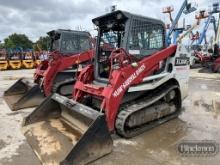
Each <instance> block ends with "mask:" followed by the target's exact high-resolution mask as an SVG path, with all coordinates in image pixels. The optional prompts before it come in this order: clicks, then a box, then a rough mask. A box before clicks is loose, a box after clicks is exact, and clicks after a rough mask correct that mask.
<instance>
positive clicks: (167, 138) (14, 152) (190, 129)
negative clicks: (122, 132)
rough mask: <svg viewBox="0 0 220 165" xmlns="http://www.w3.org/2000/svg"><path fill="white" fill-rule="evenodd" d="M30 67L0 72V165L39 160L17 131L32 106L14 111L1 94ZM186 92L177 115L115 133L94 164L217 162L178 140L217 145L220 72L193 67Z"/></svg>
mask: <svg viewBox="0 0 220 165" xmlns="http://www.w3.org/2000/svg"><path fill="white" fill-rule="evenodd" d="M32 74H33V70H18V71H0V164H1V165H23V164H25V165H40V162H39V160H38V158H37V157H36V156H35V154H34V152H33V151H32V150H31V148H30V147H29V145H28V144H27V142H26V140H25V138H24V136H23V135H22V133H21V131H20V125H21V122H22V119H23V117H24V116H26V115H28V114H29V113H30V112H31V111H32V110H33V108H29V109H25V110H21V111H19V112H12V111H10V109H9V108H8V106H7V105H6V104H5V102H4V100H3V98H2V95H3V91H5V90H6V89H7V88H8V87H9V86H10V85H12V84H13V83H14V82H15V81H16V80H17V79H19V78H20V77H30V78H31V77H32ZM189 86H190V88H189V95H188V97H187V98H186V99H185V100H184V102H183V113H182V114H181V115H180V116H179V118H177V119H175V120H172V121H169V122H167V123H165V124H163V125H161V126H158V127H156V128H154V129H151V130H150V131H147V132H145V133H144V134H142V135H140V136H137V137H135V138H132V139H128V140H125V139H122V138H120V137H117V136H114V137H113V138H114V148H113V152H112V153H111V154H109V155H107V156H105V157H103V158H101V159H99V160H97V161H95V162H94V163H92V164H93V165H101V164H106V165H115V164H120V165H127V164H135V165H145V164H149V165H206V164H209V165H217V164H219V163H218V162H220V153H218V154H216V155H215V156H211V157H183V156H181V155H180V154H179V153H178V152H177V145H178V144H179V143H181V142H182V141H183V140H192V141H194V140H213V141H215V142H217V143H219V144H220V74H214V73H209V72H208V71H206V70H204V69H192V70H191V76H190V82H189Z"/></svg>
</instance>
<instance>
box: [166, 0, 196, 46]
mask: <svg viewBox="0 0 220 165" xmlns="http://www.w3.org/2000/svg"><path fill="white" fill-rule="evenodd" d="M196 8H197V6H196V4H195V3H189V2H188V0H184V1H183V4H182V5H181V7H180V9H179V11H178V13H177V15H176V17H175V19H173V18H172V15H171V13H172V12H173V11H174V8H173V7H172V6H169V7H165V8H163V11H162V12H163V13H168V14H169V18H170V22H171V26H169V29H168V31H167V32H166V45H170V44H171V43H172V44H176V43H177V38H178V37H179V35H180V34H181V33H182V32H183V30H184V28H185V27H181V28H179V27H177V25H178V22H179V19H180V17H181V15H182V13H184V14H189V13H192V12H194V11H196Z"/></svg>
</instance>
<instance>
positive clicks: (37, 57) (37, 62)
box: [34, 51, 41, 68]
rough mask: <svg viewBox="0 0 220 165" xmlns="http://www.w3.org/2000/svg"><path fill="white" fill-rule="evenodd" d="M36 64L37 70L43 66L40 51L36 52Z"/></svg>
mask: <svg viewBox="0 0 220 165" xmlns="http://www.w3.org/2000/svg"><path fill="white" fill-rule="evenodd" d="M34 62H35V68H37V67H38V66H39V65H40V64H41V60H40V52H39V51H35V52H34Z"/></svg>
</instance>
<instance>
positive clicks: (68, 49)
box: [47, 29, 92, 55]
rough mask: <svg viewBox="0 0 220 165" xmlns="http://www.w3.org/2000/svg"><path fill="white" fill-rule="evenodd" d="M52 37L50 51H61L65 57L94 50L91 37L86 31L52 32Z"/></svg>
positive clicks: (60, 30)
mask: <svg viewBox="0 0 220 165" xmlns="http://www.w3.org/2000/svg"><path fill="white" fill-rule="evenodd" d="M47 34H48V35H49V36H50V39H51V43H50V50H51V51H59V52H60V53H61V54H63V55H72V54H78V53H81V52H84V51H86V50H89V49H91V48H92V44H91V42H90V40H91V36H90V34H89V33H88V32H86V31H75V30H62V29H58V30H52V31H50V32H48V33H47Z"/></svg>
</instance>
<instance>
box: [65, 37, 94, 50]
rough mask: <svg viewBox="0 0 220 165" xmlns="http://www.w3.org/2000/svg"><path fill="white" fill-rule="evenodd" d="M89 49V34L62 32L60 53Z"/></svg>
mask: <svg viewBox="0 0 220 165" xmlns="http://www.w3.org/2000/svg"><path fill="white" fill-rule="evenodd" d="M88 49H90V42H89V36H84V35H83V36H82V35H78V34H71V33H63V34H62V41H61V52H62V53H80V52H83V51H86V50H88Z"/></svg>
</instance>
